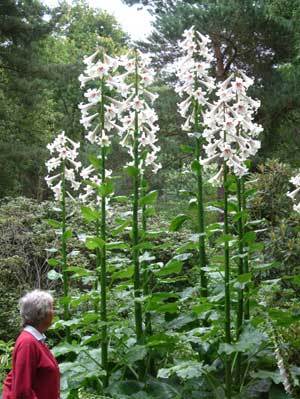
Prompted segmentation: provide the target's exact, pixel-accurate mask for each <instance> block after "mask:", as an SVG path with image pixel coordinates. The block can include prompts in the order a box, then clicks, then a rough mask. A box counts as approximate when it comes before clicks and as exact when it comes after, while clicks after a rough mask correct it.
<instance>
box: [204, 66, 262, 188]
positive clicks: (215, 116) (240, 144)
mask: <svg viewBox="0 0 300 399" xmlns="http://www.w3.org/2000/svg"><path fill="white" fill-rule="evenodd" d="M252 84H253V80H252V79H250V78H248V77H247V76H246V75H245V74H244V73H243V72H241V71H239V72H237V73H233V74H231V75H230V76H229V78H228V79H226V80H225V81H224V82H222V83H220V84H219V85H218V90H217V92H216V95H217V98H218V99H217V101H216V102H215V103H214V104H213V105H211V106H210V107H209V110H208V111H207V112H205V114H204V116H203V119H204V125H205V130H204V132H203V136H204V137H205V138H206V140H207V144H206V145H205V146H204V149H205V153H206V156H207V158H206V159H203V160H202V161H201V164H202V165H207V164H209V163H211V162H217V163H221V164H222V166H221V168H220V169H219V171H218V173H217V174H216V175H215V176H214V177H213V178H212V179H211V182H212V183H219V182H220V180H221V176H222V170H223V164H224V161H225V162H226V164H227V166H228V167H229V168H230V169H231V170H232V171H233V172H234V173H235V174H236V175H237V176H239V177H241V176H243V175H245V174H246V173H247V172H248V169H247V167H246V166H245V161H246V160H247V159H248V158H249V157H250V156H253V155H255V154H256V153H257V151H258V149H259V148H260V141H259V140H257V137H258V136H259V134H260V133H261V132H262V130H263V128H262V127H261V126H260V125H258V124H257V123H255V122H254V115H255V113H256V111H257V110H258V108H259V107H260V102H259V101H258V100H253V99H252V98H251V97H249V96H248V95H247V90H248V89H249V87H250V86H251V85H252Z"/></svg>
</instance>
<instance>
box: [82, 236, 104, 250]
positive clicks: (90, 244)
mask: <svg viewBox="0 0 300 399" xmlns="http://www.w3.org/2000/svg"><path fill="white" fill-rule="evenodd" d="M104 245H105V241H104V240H102V238H100V237H90V238H87V240H86V242H85V246H86V247H87V248H88V249H91V250H93V249H96V248H99V249H102V248H103V247H104Z"/></svg>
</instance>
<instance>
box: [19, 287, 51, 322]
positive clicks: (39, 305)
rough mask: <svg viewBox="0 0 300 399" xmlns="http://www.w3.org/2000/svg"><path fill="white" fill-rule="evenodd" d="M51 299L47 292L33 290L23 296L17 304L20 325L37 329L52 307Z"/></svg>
mask: <svg viewBox="0 0 300 399" xmlns="http://www.w3.org/2000/svg"><path fill="white" fill-rule="evenodd" d="M53 301H54V299H53V297H52V295H51V294H50V293H49V292H47V291H42V290H34V291H31V292H28V293H27V294H26V295H24V296H23V297H22V298H21V299H20V302H19V305H20V315H21V318H22V325H23V327H25V326H26V325H31V326H33V327H37V326H38V325H39V324H40V323H41V322H43V321H44V320H45V319H46V317H47V315H48V314H49V312H50V311H51V309H52V306H53Z"/></svg>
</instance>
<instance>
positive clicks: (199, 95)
mask: <svg viewBox="0 0 300 399" xmlns="http://www.w3.org/2000/svg"><path fill="white" fill-rule="evenodd" d="M183 36H184V40H182V41H180V42H179V47H181V48H182V50H183V52H184V56H182V57H181V58H180V59H179V60H178V61H177V63H176V75H177V77H178V84H177V85H176V87H175V90H176V92H177V93H178V94H179V96H180V97H183V96H187V98H185V99H184V100H183V101H182V102H180V103H179V104H178V107H179V112H180V115H181V116H182V117H183V118H185V123H184V124H183V126H182V129H183V130H185V131H188V130H191V129H192V128H193V125H194V123H195V107H193V105H194V104H195V102H196V101H197V102H198V104H199V105H200V106H201V108H203V107H204V106H206V105H207V101H208V98H207V97H208V93H210V92H211V91H213V90H214V88H215V81H214V79H213V78H212V77H211V76H209V69H210V67H211V61H212V59H213V55H212V53H211V52H210V50H209V44H210V39H209V38H208V37H207V36H204V35H202V34H201V33H200V32H198V31H195V29H194V27H191V28H190V29H188V30H185V31H184V33H183ZM191 108H192V109H191Z"/></svg>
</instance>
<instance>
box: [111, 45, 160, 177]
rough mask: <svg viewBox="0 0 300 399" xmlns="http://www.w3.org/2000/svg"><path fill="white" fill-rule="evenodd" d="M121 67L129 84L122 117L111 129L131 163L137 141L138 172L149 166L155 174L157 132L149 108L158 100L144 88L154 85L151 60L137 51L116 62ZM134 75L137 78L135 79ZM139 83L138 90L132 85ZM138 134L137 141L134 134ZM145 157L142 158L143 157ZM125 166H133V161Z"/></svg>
mask: <svg viewBox="0 0 300 399" xmlns="http://www.w3.org/2000/svg"><path fill="white" fill-rule="evenodd" d="M119 62H120V65H121V66H122V67H123V69H124V70H125V73H124V74H123V75H122V76H125V77H126V78H127V79H126V81H127V82H128V84H127V86H126V85H125V83H123V87H124V88H125V87H126V90H125V93H126V96H124V97H125V98H124V101H123V115H122V118H120V123H119V124H115V125H114V127H115V128H116V129H117V130H118V134H119V136H120V137H121V145H122V146H124V147H126V148H127V150H128V153H129V155H130V156H131V158H132V159H134V150H133V148H134V143H135V139H136V138H137V140H138V150H139V159H140V164H139V168H140V170H141V171H143V170H144V168H145V167H147V166H150V167H151V168H152V171H153V172H154V173H156V172H157V171H158V170H159V169H160V168H161V165H160V163H158V162H157V155H158V152H159V150H160V147H159V146H158V145H157V136H156V133H157V132H158V130H159V127H158V125H157V121H158V117H157V114H156V112H155V110H154V109H153V108H152V107H151V104H153V102H154V101H155V100H156V99H157V95H156V94H153V93H151V92H150V91H149V90H148V89H147V88H148V86H150V85H151V84H152V83H153V80H154V71H153V69H151V68H150V62H151V58H150V57H149V56H147V55H145V54H143V53H141V52H140V51H136V52H135V53H131V54H128V55H126V56H122V57H121V58H120V60H119ZM136 75H137V76H136ZM136 79H137V81H138V85H137V86H138V87H136V85H135V84H132V82H133V81H134V82H135V81H136ZM136 130H137V131H138V135H137V137H135V132H136ZM143 154H144V155H143ZM128 165H133V161H131V162H129V163H128Z"/></svg>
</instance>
